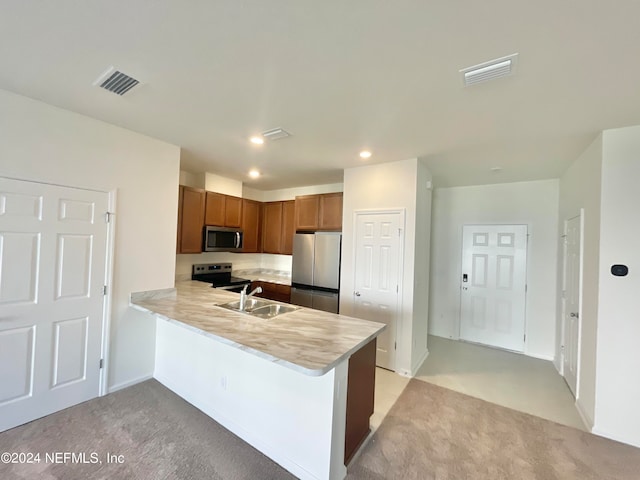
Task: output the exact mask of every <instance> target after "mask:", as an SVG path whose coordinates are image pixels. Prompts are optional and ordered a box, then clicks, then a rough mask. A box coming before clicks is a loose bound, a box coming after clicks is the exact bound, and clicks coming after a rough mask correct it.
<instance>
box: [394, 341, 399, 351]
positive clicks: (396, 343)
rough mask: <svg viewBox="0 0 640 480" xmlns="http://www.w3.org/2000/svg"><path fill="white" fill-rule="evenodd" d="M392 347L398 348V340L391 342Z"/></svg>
mask: <svg viewBox="0 0 640 480" xmlns="http://www.w3.org/2000/svg"><path fill="white" fill-rule="evenodd" d="M393 349H394V350H397V349H398V342H393Z"/></svg>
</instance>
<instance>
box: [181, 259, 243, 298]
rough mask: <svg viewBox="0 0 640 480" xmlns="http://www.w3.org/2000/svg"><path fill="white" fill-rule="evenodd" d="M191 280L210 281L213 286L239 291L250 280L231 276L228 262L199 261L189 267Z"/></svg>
mask: <svg viewBox="0 0 640 480" xmlns="http://www.w3.org/2000/svg"><path fill="white" fill-rule="evenodd" d="M191 280H198V281H200V282H207V283H210V284H211V286H212V287H213V288H221V289H223V290H230V291H232V292H240V291H242V289H243V288H244V287H245V285H251V280H247V279H246V278H239V277H233V276H231V264H230V263H199V264H195V265H193V267H191Z"/></svg>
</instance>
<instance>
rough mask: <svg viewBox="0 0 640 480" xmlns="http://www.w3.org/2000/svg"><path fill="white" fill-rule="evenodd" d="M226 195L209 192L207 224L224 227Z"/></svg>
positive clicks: (206, 211) (205, 220)
mask: <svg viewBox="0 0 640 480" xmlns="http://www.w3.org/2000/svg"><path fill="white" fill-rule="evenodd" d="M225 197H226V196H225V195H223V194H221V193H215V192H207V207H206V209H205V218H204V224H205V225H215V226H217V227H224V217H225V214H224V211H225V204H226V198H225Z"/></svg>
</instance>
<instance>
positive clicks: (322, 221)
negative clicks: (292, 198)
mask: <svg viewBox="0 0 640 480" xmlns="http://www.w3.org/2000/svg"><path fill="white" fill-rule="evenodd" d="M295 220H296V221H295V229H296V231H298V230H310V231H316V230H337V231H340V230H342V192H337V193H325V194H322V195H304V196H300V197H296V213H295Z"/></svg>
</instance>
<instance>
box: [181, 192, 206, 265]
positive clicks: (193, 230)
mask: <svg viewBox="0 0 640 480" xmlns="http://www.w3.org/2000/svg"><path fill="white" fill-rule="evenodd" d="M204 206H205V192H204V190H200V189H197V188H191V187H183V189H182V216H181V222H180V223H181V225H180V230H181V231H180V253H201V252H202V229H203V227H204Z"/></svg>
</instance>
